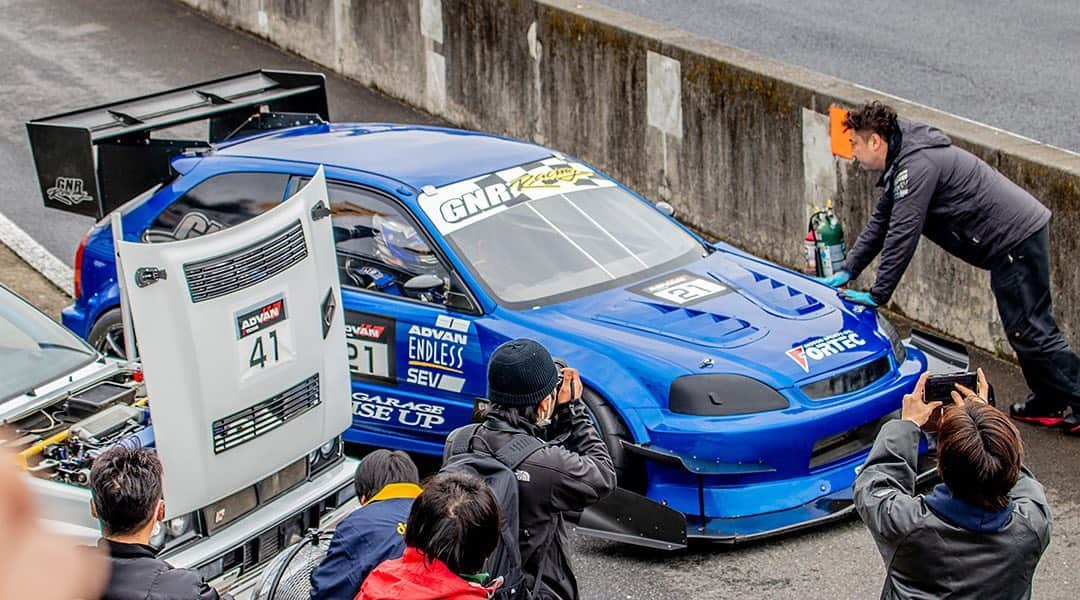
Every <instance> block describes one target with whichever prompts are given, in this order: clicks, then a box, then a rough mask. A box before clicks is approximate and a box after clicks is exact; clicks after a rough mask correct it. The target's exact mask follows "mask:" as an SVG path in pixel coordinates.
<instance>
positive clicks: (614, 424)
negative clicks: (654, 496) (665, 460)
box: [582, 388, 647, 495]
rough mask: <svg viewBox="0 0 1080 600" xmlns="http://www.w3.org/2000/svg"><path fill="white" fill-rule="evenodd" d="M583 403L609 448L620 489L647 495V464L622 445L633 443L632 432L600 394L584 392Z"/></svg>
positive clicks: (589, 391)
mask: <svg viewBox="0 0 1080 600" xmlns="http://www.w3.org/2000/svg"><path fill="white" fill-rule="evenodd" d="M582 399H583V400H584V401H585V407H586V408H587V409H588V412H589V418H590V419H591V420H592V422H593V425H594V426H596V428H597V430H599V432H600V437H601V438H603V440H604V445H606V446H607V449H608V454H610V455H611V462H612V463H614V464H615V473H616V475H617V477H618V482H619V487H621V488H623V489H626V490H630V491H632V492H637V493H639V494H643V495H644V493H645V490H646V482H647V477H646V474H645V464H644V462H643V461H642V460H641V457H639V456H636V455H634V454H632V453H630V452H627V450H626V448H624V447H623V445H622V440H626V441H627V442H633V441H634V438H633V436H631V435H630V430H629V429H628V428H627V427H626V424H625V423H623V420H622V418H621V417H619V414H618V413H616V412H615V409H614V408H613V407H612V406H611V404H609V403H608V401H607V400H604V399H603V398H602V397H601V396H600V395H599V394H597V393H595V392H593V391H592V390H590V389H588V388H585V392H584V394H582Z"/></svg>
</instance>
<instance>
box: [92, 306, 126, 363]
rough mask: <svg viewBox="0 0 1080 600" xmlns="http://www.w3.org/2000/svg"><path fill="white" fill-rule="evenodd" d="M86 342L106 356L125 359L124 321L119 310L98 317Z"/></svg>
mask: <svg viewBox="0 0 1080 600" xmlns="http://www.w3.org/2000/svg"><path fill="white" fill-rule="evenodd" d="M86 341H88V342H90V345H91V346H93V347H94V348H96V349H97V351H98V352H101V353H102V354H105V355H106V356H112V357H115V358H125V356H124V321H123V319H122V318H121V317H120V309H119V308H111V309H109V310H107V311H105V312H104V313H102V314H101V316H100V317H98V320H97V321H95V322H94V326H93V327H91V328H90V335H88V336H86Z"/></svg>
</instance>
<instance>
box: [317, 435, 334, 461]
mask: <svg viewBox="0 0 1080 600" xmlns="http://www.w3.org/2000/svg"><path fill="white" fill-rule="evenodd" d="M337 447H338V438H334V439H332V440H330V441H328V442H326V443H325V444H323V445H322V446H321V447H320V448H319V454H321V455H322V457H323V458H330V457H331V456H333V455H334V454H335V453H336V452H337Z"/></svg>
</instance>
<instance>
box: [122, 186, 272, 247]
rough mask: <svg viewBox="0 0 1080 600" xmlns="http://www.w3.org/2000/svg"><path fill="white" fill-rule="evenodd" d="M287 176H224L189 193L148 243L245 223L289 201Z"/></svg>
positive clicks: (148, 234) (148, 235)
mask: <svg viewBox="0 0 1080 600" xmlns="http://www.w3.org/2000/svg"><path fill="white" fill-rule="evenodd" d="M288 183H289V176H288V175H286V174H284V173H222V174H221V175H215V176H213V177H211V178H210V179H207V180H206V181H203V182H202V183H200V184H198V185H196V186H195V187H193V188H191V189H190V190H188V192H187V193H186V194H184V195H183V196H180V197H179V198H177V199H176V201H175V202H173V203H172V204H170V205H169V206H168V207H167V208H166V209H165V210H164V211H162V213H161V214H160V215H158V216H157V218H156V219H154V222H153V223H151V225H150V227H149V228H147V229H146V231H144V232H143V236H142V237H143V241H144V242H170V241H175V240H185V239H188V238H192V237H198V236H200V235H205V234H207V233H214V232H215V231H221V230H222V229H227V228H229V227H232V226H233V225H237V224H239V223H243V222H244V221H247V220H248V219H250V218H252V217H254V216H256V215H259V214H262V213H263V212H266V211H267V210H269V209H271V208H273V207H275V206H277V205H278V204H280V203H281V201H282V200H283V199H284V198H285V188H286V186H287V185H288Z"/></svg>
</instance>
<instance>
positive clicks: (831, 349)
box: [785, 329, 866, 373]
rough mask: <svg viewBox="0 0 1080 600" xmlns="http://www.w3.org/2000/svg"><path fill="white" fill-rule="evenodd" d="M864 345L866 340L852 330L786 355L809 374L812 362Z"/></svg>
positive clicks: (829, 336) (809, 343)
mask: <svg viewBox="0 0 1080 600" xmlns="http://www.w3.org/2000/svg"><path fill="white" fill-rule="evenodd" d="M864 345H866V340H864V339H862V338H861V337H859V334H857V333H855V332H854V331H851V330H850V329H845V330H843V331H841V332H839V333H834V334H831V335H827V336H825V337H820V338H817V339H814V340H810V341H809V342H806V343H804V344H803V345H801V346H796V347H795V348H792V349H791V350H788V351H787V352H786V353H785V354H787V355H788V358H790V359H791V360H793V361H795V363H796V364H798V365H799V366H800V367H802V370H803V371H806V372H807V373H809V372H810V363H811V362H813V361H819V360H822V359H824V358H825V357H827V356H832V355H834V354H840V353H841V352H847V351H848V350H852V349H854V348H858V347H859V346H864Z"/></svg>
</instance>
